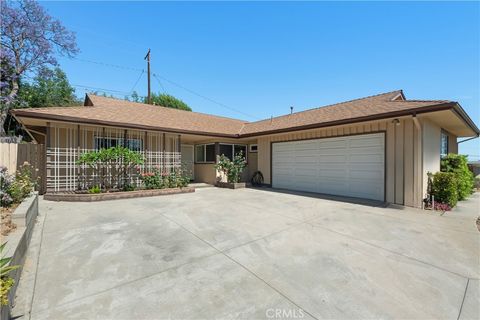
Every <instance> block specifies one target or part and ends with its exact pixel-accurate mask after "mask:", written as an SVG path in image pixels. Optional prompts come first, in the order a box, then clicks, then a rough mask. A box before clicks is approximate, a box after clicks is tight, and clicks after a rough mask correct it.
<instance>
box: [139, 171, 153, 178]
mask: <svg viewBox="0 0 480 320" xmlns="http://www.w3.org/2000/svg"><path fill="white" fill-rule="evenodd" d="M154 175H155V173H153V172H145V173H142V177H153V176H154Z"/></svg>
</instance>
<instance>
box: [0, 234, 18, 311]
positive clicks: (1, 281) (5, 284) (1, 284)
mask: <svg viewBox="0 0 480 320" xmlns="http://www.w3.org/2000/svg"><path fill="white" fill-rule="evenodd" d="M6 245H7V243H6V242H5V243H3V244H2V245H0V289H1V290H0V303H1V304H2V305H4V306H6V305H8V292H9V291H10V288H11V287H12V286H13V284H14V283H15V281H14V280H13V279H12V278H11V277H10V271H13V270H15V269H18V268H20V266H9V265H8V264H9V263H10V261H11V260H12V257H4V256H3V250H4V249H5V246H6Z"/></svg>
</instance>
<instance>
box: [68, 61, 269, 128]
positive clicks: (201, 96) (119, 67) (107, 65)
mask: <svg viewBox="0 0 480 320" xmlns="http://www.w3.org/2000/svg"><path fill="white" fill-rule="evenodd" d="M74 59H77V60H79V61H84V62H89V63H94V64H97V65H103V66H106V67H112V68H118V69H125V70H135V71H144V70H143V69H137V68H132V67H127V66H121V65H116V64H110V63H104V62H99V61H93V60H87V59H80V58H74ZM152 75H153V76H154V77H155V79H157V81H158V83H159V84H160V86H161V87H162V88H163V90H164V91H165V88H164V86H163V85H162V83H161V80H160V78H161V79H163V80H165V81H167V82H169V83H170V84H172V85H174V86H176V87H178V88H181V89H183V90H185V91H187V92H189V93H191V94H193V95H196V96H198V97H200V98H202V99H205V100H207V101H210V102H211V103H214V104H216V105H219V106H221V107H223V108H225V109H228V110H230V111H233V112H236V113H239V114H242V115H244V116H246V117H249V118H252V119H256V120H261V119H260V118H258V117H255V116H253V115H251V114H248V113H245V112H243V111H240V110H238V109H235V108H232V107H230V106H227V105H226V104H224V103H221V102H218V101H216V100H214V99H212V98H209V97H207V96H205V95H203V94H200V93H198V92H196V91H194V90H191V89H189V88H187V87H185V86H183V85H181V84H179V83H177V82H175V81H172V80H169V79H167V78H165V77H164V76H160V75H157V74H155V73H153V74H152Z"/></svg>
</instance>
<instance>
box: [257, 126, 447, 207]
mask: <svg viewBox="0 0 480 320" xmlns="http://www.w3.org/2000/svg"><path fill="white" fill-rule="evenodd" d="M392 120H393V119H388V120H382V121H373V122H365V123H359V124H352V125H344V126H335V127H330V128H321V129H313V130H304V131H295V132H289V133H284V134H276V135H269V136H264V137H259V138H258V170H260V171H261V172H262V173H263V176H264V178H265V183H268V184H269V183H271V176H270V175H271V167H270V166H271V162H270V156H271V150H270V148H271V143H272V142H279V141H292V140H301V139H316V138H328V137H335V136H342V135H354V134H365V133H369V132H385V139H386V150H385V157H386V168H385V185H386V189H385V198H386V201H387V202H390V203H396V204H402V205H407V206H413V207H420V206H421V203H422V196H421V190H422V189H421V185H422V179H421V175H419V172H421V161H420V157H421V153H420V150H421V148H420V146H421V136H420V129H419V128H418V127H417V126H416V125H415V123H414V120H413V118H412V117H405V118H399V121H400V123H399V125H395V124H394V123H392ZM438 146H439V144H437V147H438Z"/></svg>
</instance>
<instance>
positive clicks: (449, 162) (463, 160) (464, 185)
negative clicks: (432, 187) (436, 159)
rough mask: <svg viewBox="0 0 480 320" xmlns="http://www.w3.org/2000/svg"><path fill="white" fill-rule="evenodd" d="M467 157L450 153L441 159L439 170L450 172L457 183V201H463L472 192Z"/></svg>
mask: <svg viewBox="0 0 480 320" xmlns="http://www.w3.org/2000/svg"><path fill="white" fill-rule="evenodd" d="M467 163H468V160H467V156H464V155H460V154H453V153H450V154H448V155H446V156H445V157H443V158H442V160H441V162H440V170H441V171H443V172H451V173H453V174H454V175H455V178H456V181H457V194H458V200H465V199H466V198H468V197H469V196H470V195H471V194H472V192H473V188H474V185H475V178H474V176H473V173H472V172H471V171H470V170H469V169H468V165H467Z"/></svg>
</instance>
